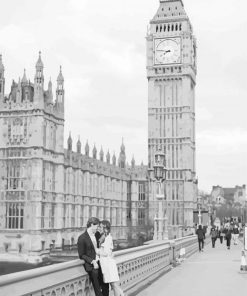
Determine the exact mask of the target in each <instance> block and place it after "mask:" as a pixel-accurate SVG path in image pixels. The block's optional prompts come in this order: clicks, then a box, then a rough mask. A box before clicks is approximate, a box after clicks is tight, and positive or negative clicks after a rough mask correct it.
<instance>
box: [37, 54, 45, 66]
mask: <svg viewBox="0 0 247 296" xmlns="http://www.w3.org/2000/svg"><path fill="white" fill-rule="evenodd" d="M36 68H44V64H43V62H42V60H41V51H39V58H38V61H37V63H36Z"/></svg>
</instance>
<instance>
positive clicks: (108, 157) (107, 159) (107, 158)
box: [106, 150, 111, 164]
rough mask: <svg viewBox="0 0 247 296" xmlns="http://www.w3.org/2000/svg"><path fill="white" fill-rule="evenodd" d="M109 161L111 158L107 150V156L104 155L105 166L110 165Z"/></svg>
mask: <svg viewBox="0 0 247 296" xmlns="http://www.w3.org/2000/svg"><path fill="white" fill-rule="evenodd" d="M110 159H111V156H110V152H109V150H108V151H107V154H106V162H107V164H110Z"/></svg>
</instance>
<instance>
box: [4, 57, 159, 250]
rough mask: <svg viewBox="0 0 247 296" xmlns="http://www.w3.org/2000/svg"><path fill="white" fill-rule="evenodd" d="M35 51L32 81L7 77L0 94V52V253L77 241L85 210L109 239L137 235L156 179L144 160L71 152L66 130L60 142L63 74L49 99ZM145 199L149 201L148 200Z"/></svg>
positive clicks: (142, 228)
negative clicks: (103, 223)
mask: <svg viewBox="0 0 247 296" xmlns="http://www.w3.org/2000/svg"><path fill="white" fill-rule="evenodd" d="M43 68H44V65H43V62H42V59H41V54H39V58H38V61H37V63H36V73H35V77H34V82H33V83H32V82H30V80H28V79H27V77H26V73H25V71H24V74H23V78H22V79H19V81H18V82H15V81H13V82H12V85H11V91H10V94H9V95H8V96H5V92H4V88H5V77H4V70H5V69H4V66H3V63H2V56H0V126H1V129H0V252H15V253H20V252H21V253H27V254H29V255H36V254H45V253H48V252H49V250H50V248H51V247H57V248H63V246H64V245H73V244H75V243H76V240H77V237H78V235H79V234H80V233H81V231H82V227H84V228H85V226H86V222H87V220H88V218H89V217H91V216H96V217H98V218H99V219H108V220H110V221H111V223H112V232H113V236H114V237H115V238H127V237H131V236H138V234H139V233H141V232H143V231H144V232H147V231H148V225H150V224H151V225H152V224H153V216H152V214H151V217H150V216H149V215H150V214H149V210H150V207H153V206H154V196H155V192H154V186H153V182H152V181H149V178H148V169H147V166H144V165H140V166H136V165H135V160H134V158H133V159H132V161H131V166H128V165H127V163H126V155H125V145H124V143H122V145H121V148H120V154H119V157H118V159H117V157H116V155H115V154H113V155H112V156H111V155H110V153H109V151H108V152H107V153H106V155H105V154H104V151H103V149H102V148H101V149H100V151H99V155H98V151H97V149H96V147H95V146H94V147H93V149H92V152H91V153H90V147H89V144H88V143H86V145H85V149H84V151H82V144H81V141H80V139H78V140H77V142H76V151H73V149H72V146H73V145H72V144H73V141H72V137H71V135H69V137H68V141H67V148H66V149H64V100H65V96H64V77H63V74H62V69H61V68H60V71H59V75H58V77H57V85H56V91H55V94H56V95H55V99H54V98H53V90H52V82H51V81H49V83H48V89H47V90H45V88H44V75H43ZM150 205H151V206H150Z"/></svg>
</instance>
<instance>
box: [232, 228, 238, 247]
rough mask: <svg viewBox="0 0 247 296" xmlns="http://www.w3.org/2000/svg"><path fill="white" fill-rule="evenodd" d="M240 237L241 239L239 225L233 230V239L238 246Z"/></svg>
mask: <svg viewBox="0 0 247 296" xmlns="http://www.w3.org/2000/svg"><path fill="white" fill-rule="evenodd" d="M238 237H239V229H238V225H237V224H235V225H234V227H233V230H232V239H233V243H234V245H237V244H238Z"/></svg>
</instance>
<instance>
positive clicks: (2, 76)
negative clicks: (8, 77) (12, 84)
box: [0, 54, 5, 101]
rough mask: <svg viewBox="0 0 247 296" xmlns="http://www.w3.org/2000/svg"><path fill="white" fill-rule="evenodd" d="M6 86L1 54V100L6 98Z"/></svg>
mask: <svg viewBox="0 0 247 296" xmlns="http://www.w3.org/2000/svg"><path fill="white" fill-rule="evenodd" d="M4 87H5V78H4V65H3V62H2V55H1V54H0V101H1V100H3V98H4Z"/></svg>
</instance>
